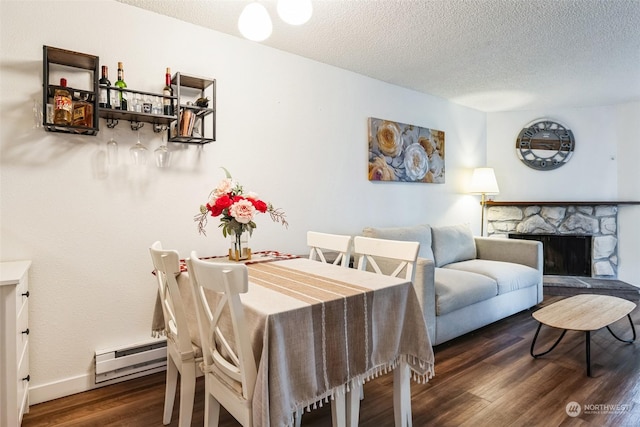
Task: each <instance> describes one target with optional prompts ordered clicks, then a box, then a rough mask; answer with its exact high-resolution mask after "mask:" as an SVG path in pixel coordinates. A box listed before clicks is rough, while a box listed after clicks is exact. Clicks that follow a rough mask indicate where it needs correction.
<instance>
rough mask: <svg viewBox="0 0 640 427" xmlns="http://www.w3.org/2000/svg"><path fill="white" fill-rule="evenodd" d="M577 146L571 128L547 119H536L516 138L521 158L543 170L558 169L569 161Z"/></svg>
mask: <svg viewBox="0 0 640 427" xmlns="http://www.w3.org/2000/svg"><path fill="white" fill-rule="evenodd" d="M575 146H576V143H575V140H574V139H573V132H571V130H570V129H567V127H566V126H564V125H562V124H560V123H558V122H555V121H553V120H547V119H540V120H534V121H533V122H531V123H529V124H528V125H526V126H525V127H524V128H523V129H522V130H521V131H520V133H519V134H518V139H517V140H516V152H517V154H518V157H519V158H520V160H522V161H523V162H524V164H525V165H527V166H529V167H530V168H533V169H537V170H541V171H548V170H553V169H557V168H559V167H560V166H562V165H564V164H565V163H567V162H568V161H569V159H570V158H571V155H572V154H573V150H574V148H575Z"/></svg>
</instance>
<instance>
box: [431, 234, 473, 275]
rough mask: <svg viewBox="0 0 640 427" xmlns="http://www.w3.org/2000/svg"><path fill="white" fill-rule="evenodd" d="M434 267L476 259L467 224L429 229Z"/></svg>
mask: <svg viewBox="0 0 640 427" xmlns="http://www.w3.org/2000/svg"><path fill="white" fill-rule="evenodd" d="M431 239H432V241H433V242H432V248H433V255H434V257H435V258H434V261H435V263H436V267H442V266H444V265H447V264H450V263H452V262H457V261H466V260H468V259H474V258H475V257H476V242H475V240H474V238H473V233H472V232H471V228H469V225H467V224H460V225H448V226H443V227H431Z"/></svg>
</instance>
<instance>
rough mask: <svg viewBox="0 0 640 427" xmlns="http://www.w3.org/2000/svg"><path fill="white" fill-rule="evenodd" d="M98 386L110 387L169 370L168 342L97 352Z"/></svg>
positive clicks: (146, 343)
mask: <svg viewBox="0 0 640 427" xmlns="http://www.w3.org/2000/svg"><path fill="white" fill-rule="evenodd" d="M95 363H96V366H95V372H96V377H95V382H96V385H108V384H112V383H117V382H120V381H125V380H129V379H132V378H138V377H141V376H144V375H149V374H153V373H155V372H160V371H164V370H166V369H167V341H166V340H164V339H163V340H154V341H150V342H144V343H138V344H133V345H130V346H126V347H120V348H116V349H105V350H96V357H95Z"/></svg>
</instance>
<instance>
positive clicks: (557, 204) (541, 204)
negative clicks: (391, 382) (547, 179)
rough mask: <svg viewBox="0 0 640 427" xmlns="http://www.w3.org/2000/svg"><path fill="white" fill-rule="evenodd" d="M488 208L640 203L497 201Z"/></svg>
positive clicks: (489, 202)
mask: <svg viewBox="0 0 640 427" xmlns="http://www.w3.org/2000/svg"><path fill="white" fill-rule="evenodd" d="M485 203H486V205H487V206H534V205H535V206H605V205H606V206H612V205H618V206H620V205H640V201H633V200H628V201H622V200H614V201H606V200H598V201H596V202H582V201H580V202H572V201H553V202H509V201H502V200H500V201H497V200H487V201H486V202H485Z"/></svg>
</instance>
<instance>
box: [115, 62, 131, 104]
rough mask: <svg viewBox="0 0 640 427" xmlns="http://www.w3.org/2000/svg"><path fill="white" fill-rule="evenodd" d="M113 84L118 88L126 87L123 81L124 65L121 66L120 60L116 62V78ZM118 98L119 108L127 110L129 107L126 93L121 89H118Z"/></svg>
mask: <svg viewBox="0 0 640 427" xmlns="http://www.w3.org/2000/svg"><path fill="white" fill-rule="evenodd" d="M115 86H116V87H117V88H119V89H126V88H127V84H126V83H125V82H124V67H123V66H122V62H118V80H117V81H116V83H115ZM118 99H119V100H120V109H121V110H124V111H127V110H128V109H129V108H128V106H127V95H126V93H125V92H123V91H122V90H119V91H118Z"/></svg>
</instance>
